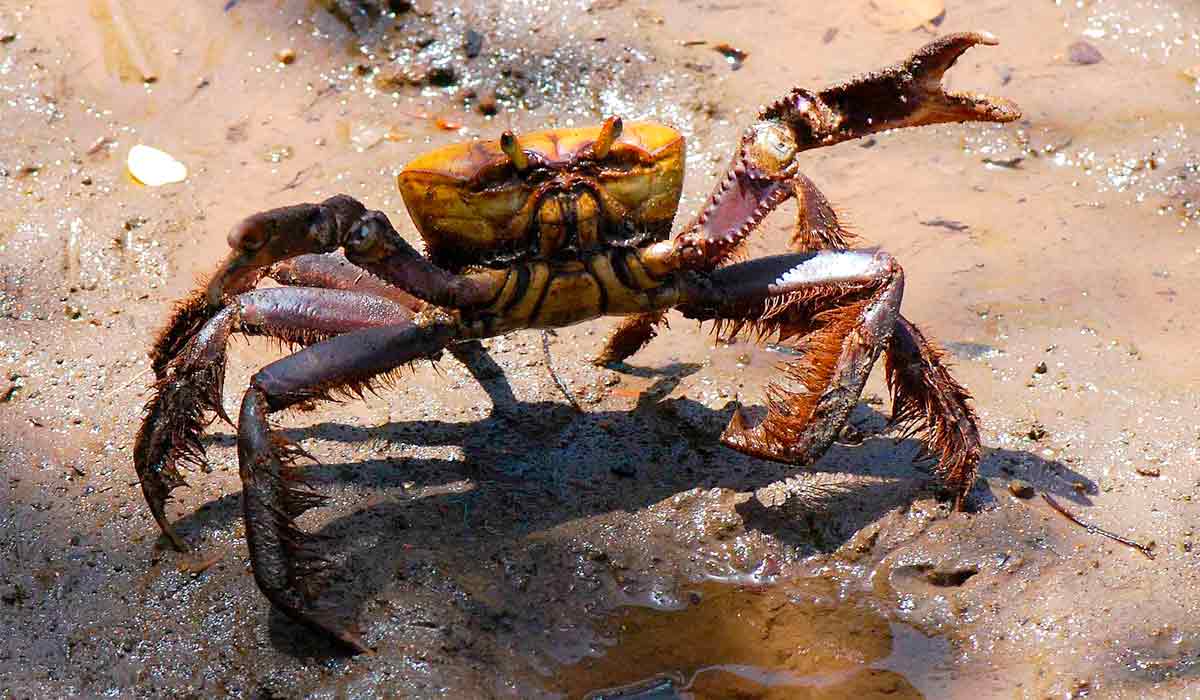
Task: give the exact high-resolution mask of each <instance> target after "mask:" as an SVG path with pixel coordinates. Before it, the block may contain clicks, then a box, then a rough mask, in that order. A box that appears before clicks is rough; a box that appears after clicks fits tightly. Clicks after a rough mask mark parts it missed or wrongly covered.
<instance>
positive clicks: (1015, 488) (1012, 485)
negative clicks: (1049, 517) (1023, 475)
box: [1008, 479, 1034, 498]
mask: <svg viewBox="0 0 1200 700" xmlns="http://www.w3.org/2000/svg"><path fill="white" fill-rule="evenodd" d="M1008 492H1009V493H1011V494H1012V495H1014V496H1016V497H1017V498H1033V494H1034V489H1033V484H1031V483H1029V482H1028V481H1024V480H1022V479H1013V480H1012V481H1010V482H1008Z"/></svg>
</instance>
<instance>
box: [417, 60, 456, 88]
mask: <svg viewBox="0 0 1200 700" xmlns="http://www.w3.org/2000/svg"><path fill="white" fill-rule="evenodd" d="M425 80H426V81H427V82H428V83H429V84H430V85H434V86H437V87H449V86H451V85H454V84H455V83H457V82H458V71H456V70H455V69H454V66H451V65H449V64H445V63H443V64H439V65H436V66H430V67H429V72H428V73H426V75H425Z"/></svg>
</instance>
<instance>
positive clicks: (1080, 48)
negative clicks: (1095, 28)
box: [1067, 41, 1104, 66]
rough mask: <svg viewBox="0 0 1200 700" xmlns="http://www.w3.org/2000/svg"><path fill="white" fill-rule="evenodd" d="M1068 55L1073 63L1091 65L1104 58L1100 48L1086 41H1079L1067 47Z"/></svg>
mask: <svg viewBox="0 0 1200 700" xmlns="http://www.w3.org/2000/svg"><path fill="white" fill-rule="evenodd" d="M1067 57H1068V58H1070V59H1071V63H1075V64H1078V65H1081V66H1090V65H1092V64H1094V63H1100V62H1101V61H1103V60H1104V56H1103V54H1101V53H1100V50H1099V49H1097V48H1096V47H1095V46H1092V45H1091V44H1089V43H1088V42H1086V41H1077V42H1075V43H1074V44H1071V45H1070V46H1069V47H1067Z"/></svg>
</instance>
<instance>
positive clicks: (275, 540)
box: [238, 309, 459, 652]
mask: <svg viewBox="0 0 1200 700" xmlns="http://www.w3.org/2000/svg"><path fill="white" fill-rule="evenodd" d="M458 333H459V327H458V324H457V322H456V321H455V320H454V319H453V318H451V317H450V316H449V315H448V314H446V313H445V312H443V311H441V310H438V309H431V310H428V311H424V312H422V313H420V314H418V315H417V316H416V317H415V318H413V319H412V320H411V321H404V322H400V323H396V324H394V325H390V326H386V327H381V328H370V329H364V330H360V331H355V332H353V333H347V334H345V335H340V336H338V337H336V338H331V339H329V340H326V341H323V342H321V343H318V344H316V345H313V346H311V347H309V348H306V349H304V350H301V351H300V352H298V353H296V354H294V355H291V356H289V357H285V358H283V359H281V360H277V361H275V362H273V363H271V364H269V365H267V366H266V367H264V368H263V369H261V370H260V371H259V372H258V373H257V374H255V375H254V377H253V378H252V379H251V380H250V387H249V389H247V390H246V394H245V396H244V398H243V400H242V408H241V412H240V414H239V416H238V462H239V464H240V473H241V478H242V509H243V511H244V515H245V520H246V542H247V546H248V548H249V550H250V562H251V565H252V567H253V569H254V578H255V580H256V581H257V582H258V586H259V588H260V589H261V590H262V591H263V593H264V594H265V595H266V596H267V598H268V599H270V601H271V602H272V603H274V604H275V606H276V607H278V608H279V609H280V610H282V611H283V612H285V613H287V615H288V616H290V617H291V618H292V619H294V620H296V621H298V622H301V623H303V624H305V625H308V626H309V627H312V628H313V629H316V630H319V631H321V632H324V633H327V634H330V635H332V636H333V637H335V638H336V639H338V640H340V641H341V642H343V643H345V644H346V645H347V646H349V647H350V648H352V649H354V650H355V651H360V652H361V651H367V650H368V647H367V646H366V645H365V644H364V643H363V641H362V639H361V638H360V636H359V633H358V629H357V627H356V625H355V624H354V622H353V621H352V620H345V619H343V618H342V617H341V616H339V615H336V614H334V613H333V612H332V611H330V610H326V609H322V608H320V607H318V606H316V605H315V604H314V602H313V598H314V595H313V593H312V591H311V590H310V588H311V585H310V584H311V582H310V577H311V576H312V575H313V574H314V573H316V572H317V571H318V570H319V569H320V568H322V566H323V564H324V561H323V559H322V558H321V557H320V555H319V554H318V553H317V552H316V551H315V548H314V546H313V544H314V539H315V538H314V537H313V536H312V535H309V534H307V533H305V532H304V531H302V530H301V529H300V528H299V527H298V526H297V525H296V522H295V518H296V517H297V516H299V515H300V514H301V513H303V512H304V511H305V510H307V509H308V508H311V507H313V506H315V505H319V504H320V503H321V502H322V501H323V500H324V499H323V498H322V497H321V496H320V495H318V494H316V493H314V492H312V491H310V490H308V489H307V488H305V487H304V484H303V480H302V478H301V477H300V476H299V475H298V474H297V471H296V469H295V467H294V466H293V465H292V464H291V461H292V458H293V457H294V456H295V455H296V454H302V452H300V451H299V449H298V448H297V447H295V446H293V445H291V444H290V443H288V442H287V441H286V440H285V439H283V438H282V437H281V436H279V435H278V434H276V433H274V432H272V430H271V426H270V424H269V423H268V420H267V417H268V415H269V414H271V413H274V412H277V411H281V410H284V409H286V408H288V407H290V406H294V405H295V404H297V403H300V402H305V401H311V400H315V399H328V398H331V397H333V396H336V395H338V394H339V393H347V392H349V393H358V394H361V393H362V391H363V390H364V389H367V388H371V387H378V386H379V383H380V382H386V381H387V379H386V377H387V375H389V374H390V373H392V372H394V371H395V370H397V369H399V368H401V367H403V366H404V365H406V364H408V363H410V362H412V361H414V360H417V359H421V358H428V357H431V356H434V355H436V354H438V353H439V352H441V350H442V349H443V348H444V347H445V346H446V345H447V344H448V343H450V342H451V341H452V340H453V339H454V338H455V336H456V335H457V334H458Z"/></svg>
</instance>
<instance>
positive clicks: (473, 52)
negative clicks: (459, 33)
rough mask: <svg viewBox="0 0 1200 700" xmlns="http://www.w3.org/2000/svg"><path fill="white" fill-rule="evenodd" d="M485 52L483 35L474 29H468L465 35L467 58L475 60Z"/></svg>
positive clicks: (464, 42)
mask: <svg viewBox="0 0 1200 700" xmlns="http://www.w3.org/2000/svg"><path fill="white" fill-rule="evenodd" d="M482 50H483V35H482V34H480V33H479V32H477V31H475V30H474V29H468V30H467V32H466V34H464V35H463V52H464V53H466V54H467V58H475V57H476V56H478V55H479V52H480V51H482Z"/></svg>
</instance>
